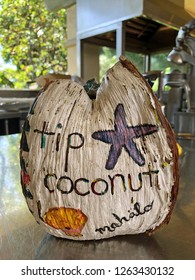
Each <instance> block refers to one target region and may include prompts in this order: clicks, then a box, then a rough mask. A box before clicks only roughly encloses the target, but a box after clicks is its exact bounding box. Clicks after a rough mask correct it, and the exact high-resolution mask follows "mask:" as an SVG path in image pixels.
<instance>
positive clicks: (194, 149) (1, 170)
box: [0, 134, 195, 260]
mask: <svg viewBox="0 0 195 280" xmlns="http://www.w3.org/2000/svg"><path fill="white" fill-rule="evenodd" d="M19 141H20V134H13V135H7V136H0V259H8V260H11V259H35V260H36V259H45V260H48V259H68V260H76V259H77V260H79V259H91V260H94V259H116V260H117V259H118V260H120V259H121V260H122V259H124V260H125V259H129V260H130V259H137V260H139V259H145V260H146V259H148V260H153V259H187V260H188V259H195V170H194V166H195V141H190V140H186V141H184V140H180V144H181V145H182V147H183V154H182V156H181V157H180V162H179V164H180V175H181V178H180V189H179V195H178V199H177V203H176V206H175V209H174V212H173V215H172V218H171V221H170V223H169V225H167V226H166V225H165V226H164V227H162V228H161V229H159V230H157V231H156V232H155V233H154V234H153V235H152V236H148V235H147V234H138V235H127V236H118V237H113V238H110V239H105V240H99V241H79V242H78V241H71V240H66V239H60V238H56V237H53V236H51V235H49V234H48V233H46V232H45V230H44V229H42V227H41V226H40V225H38V224H37V223H36V222H35V220H34V218H33V216H32V215H31V213H30V212H29V210H28V207H27V205H26V202H25V199H24V197H23V194H22V191H21V186H20V167H19V150H18V147H19Z"/></svg>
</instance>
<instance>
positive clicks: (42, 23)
mask: <svg viewBox="0 0 195 280" xmlns="http://www.w3.org/2000/svg"><path fill="white" fill-rule="evenodd" d="M0 5H1V6H0V45H1V47H2V50H1V56H2V58H3V59H4V61H5V62H6V63H11V64H13V65H15V69H14V68H11V67H10V68H9V69H5V70H3V71H2V70H1V72H0V73H1V74H0V83H1V84H2V83H3V82H5V79H7V80H9V82H10V83H11V84H13V85H14V87H17V88H19V87H20V88H21V87H28V85H29V84H31V83H32V82H33V81H34V80H35V78H36V77H38V76H40V75H43V74H46V73H51V72H54V73H59V72H60V73H64V72H66V69H67V59H66V48H65V31H66V12H65V10H60V11H58V12H55V13H51V12H48V11H47V10H46V8H45V6H44V1H43V0H42V1H40V0H14V1H13V0H1V4H0ZM8 84H9V83H8ZM9 86H10V84H9Z"/></svg>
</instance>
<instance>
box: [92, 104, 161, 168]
mask: <svg viewBox="0 0 195 280" xmlns="http://www.w3.org/2000/svg"><path fill="white" fill-rule="evenodd" d="M114 118H115V119H114V123H115V124H114V130H103V131H95V132H94V133H93V134H92V138H94V139H96V140H99V141H102V142H104V143H107V144H111V147H110V151H109V155H108V159H107V162H106V166H105V168H106V169H109V170H110V169H113V168H114V167H115V165H116V163H117V161H118V158H119V156H120V154H121V152H122V148H124V149H125V151H126V152H127V153H128V154H129V156H130V157H131V158H132V159H133V160H134V161H135V162H136V163H137V164H138V165H139V166H143V165H144V164H145V158H144V157H143V155H142V154H141V152H140V151H139V150H138V148H137V146H136V144H135V142H134V139H135V138H140V137H144V136H146V135H150V134H152V133H154V132H157V131H158V127H157V126H156V125H153V124H142V125H136V126H128V125H127V122H126V118H125V111H124V107H123V104H118V105H117V107H116V109H115V112H114Z"/></svg>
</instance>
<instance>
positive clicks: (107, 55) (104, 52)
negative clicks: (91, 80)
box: [100, 47, 117, 81]
mask: <svg viewBox="0 0 195 280" xmlns="http://www.w3.org/2000/svg"><path fill="white" fill-rule="evenodd" d="M116 62H117V58H116V50H115V49H111V48H108V47H102V48H101V51H100V81H101V79H102V78H103V76H104V75H105V74H106V71H107V70H108V69H109V68H110V67H112V66H113V65H114V64H115V63H116Z"/></svg>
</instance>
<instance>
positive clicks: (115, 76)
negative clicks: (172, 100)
mask: <svg viewBox="0 0 195 280" xmlns="http://www.w3.org/2000/svg"><path fill="white" fill-rule="evenodd" d="M85 89H86V87H83V86H81V85H79V84H78V83H76V82H74V81H71V80H65V79H56V80H52V81H50V82H47V85H46V86H45V87H44V88H43V90H42V92H41V93H40V94H39V95H38V96H37V98H36V99H35V101H34V104H33V105H32V107H31V109H30V111H29V113H28V115H27V118H26V121H25V124H24V127H23V133H22V139H21V146H20V161H21V183H22V189H23V194H24V196H25V198H26V201H27V204H28V207H29V209H30V211H31V212H32V214H33V215H34V217H35V219H36V221H37V222H38V223H40V224H41V225H42V226H43V227H44V228H45V229H46V231H48V232H49V233H50V234H52V235H55V236H58V237H63V238H69V239H74V240H89V239H101V238H109V237H112V236H115V235H124V234H138V233H143V232H149V233H151V232H153V231H154V230H155V229H156V228H158V227H160V226H161V225H162V224H164V223H168V222H169V219H170V216H171V213H172V210H173V207H174V204H175V201H176V197H177V192H178V166H177V164H178V162H177V161H178V152H177V146H176V141H175V137H174V133H173V131H172V129H171V127H170V125H169V123H168V122H167V120H166V118H165V117H164V115H163V113H162V111H161V107H160V105H159V103H158V101H157V99H156V97H155V96H154V94H153V92H152V90H151V88H150V86H149V85H148V84H147V82H146V81H145V79H144V78H143V77H142V75H141V74H140V73H139V72H138V70H137V69H136V67H135V66H134V65H133V64H132V63H130V62H129V61H128V60H127V59H126V58H125V57H120V59H119V61H118V62H117V63H116V64H115V65H114V66H113V67H112V68H111V69H109V70H108V71H107V73H106V75H105V76H104V78H103V81H102V83H101V85H100V86H99V88H98V89H97V94H96V96H94V95H93V98H91V96H90V97H89V95H88V94H87V92H86V90H85Z"/></svg>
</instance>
